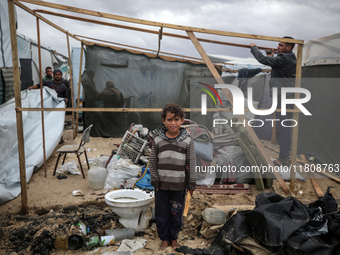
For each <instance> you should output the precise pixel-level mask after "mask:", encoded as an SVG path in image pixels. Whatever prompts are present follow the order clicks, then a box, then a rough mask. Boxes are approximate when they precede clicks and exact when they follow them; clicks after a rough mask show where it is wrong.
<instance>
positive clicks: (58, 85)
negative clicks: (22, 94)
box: [28, 69, 68, 104]
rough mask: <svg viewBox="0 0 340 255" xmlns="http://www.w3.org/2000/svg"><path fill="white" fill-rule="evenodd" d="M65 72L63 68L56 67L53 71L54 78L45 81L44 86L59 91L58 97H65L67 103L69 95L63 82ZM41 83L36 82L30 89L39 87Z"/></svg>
mask: <svg viewBox="0 0 340 255" xmlns="http://www.w3.org/2000/svg"><path fill="white" fill-rule="evenodd" d="M62 77H63V73H62V71H61V70H59V69H56V70H54V72H53V80H46V81H43V86H47V87H49V88H51V89H54V90H55V91H56V92H57V96H58V97H62V98H65V103H66V104H67V101H68V95H67V88H66V86H65V84H63V83H62ZM39 88H40V84H35V85H32V86H31V87H29V88H28V89H39Z"/></svg>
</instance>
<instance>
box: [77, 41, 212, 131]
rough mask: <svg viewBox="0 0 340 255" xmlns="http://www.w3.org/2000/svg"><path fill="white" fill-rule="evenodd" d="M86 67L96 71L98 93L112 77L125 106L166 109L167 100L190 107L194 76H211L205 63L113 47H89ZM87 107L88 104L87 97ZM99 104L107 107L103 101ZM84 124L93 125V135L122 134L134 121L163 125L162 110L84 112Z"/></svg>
mask: <svg viewBox="0 0 340 255" xmlns="http://www.w3.org/2000/svg"><path fill="white" fill-rule="evenodd" d="M85 57H86V65H85V66H86V70H92V71H95V76H94V79H93V81H94V84H95V87H96V89H97V91H98V92H101V91H102V90H103V89H104V88H105V84H106V82H107V81H109V80H112V81H113V82H114V84H115V86H116V88H118V89H119V90H120V91H121V92H122V93H123V96H124V98H125V107H130V108H163V107H164V105H165V104H166V103H168V102H173V103H177V104H180V105H181V106H182V107H189V101H190V100H189V90H190V86H191V80H192V78H194V77H195V78H198V77H212V75H211V73H210V71H209V69H208V68H207V67H206V66H205V65H198V64H192V63H189V62H179V61H165V60H163V59H161V58H151V57H148V56H146V55H144V54H132V53H130V52H127V51H124V50H123V51H117V50H114V49H111V48H104V47H100V46H90V47H87V48H86V54H85ZM83 100H84V101H85V103H84V106H85V107H86V98H83ZM96 105H97V106H100V107H104V106H103V103H102V102H100V101H97V102H96ZM84 121H85V127H86V126H88V125H90V124H94V126H93V128H92V129H91V135H92V136H103V137H119V136H121V135H122V134H124V131H125V130H126V129H127V128H128V127H129V126H130V124H131V123H140V124H142V125H145V126H148V128H149V129H153V128H156V127H157V126H159V125H161V118H160V113H158V112H156V113H152V112H144V113H143V112H140V113H138V112H132V113H123V114H119V113H110V112H103V113H101V112H85V117H84Z"/></svg>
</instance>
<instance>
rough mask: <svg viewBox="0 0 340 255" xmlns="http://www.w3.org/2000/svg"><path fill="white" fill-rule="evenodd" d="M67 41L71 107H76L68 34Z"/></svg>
mask: <svg viewBox="0 0 340 255" xmlns="http://www.w3.org/2000/svg"><path fill="white" fill-rule="evenodd" d="M66 40H67V53H68V66H69V68H70V87H71V107H72V108H73V107H74V99H73V76H72V59H71V50H70V40H69V35H68V32H67V34H66ZM74 124H75V123H74V112H72V125H73V126H74Z"/></svg>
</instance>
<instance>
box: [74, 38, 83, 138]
mask: <svg viewBox="0 0 340 255" xmlns="http://www.w3.org/2000/svg"><path fill="white" fill-rule="evenodd" d="M83 52H84V43H83V42H81V49H80V65H79V80H78V100H77V109H79V104H80V83H81V72H82V70H81V69H82V65H83ZM76 116H77V119H76V127H75V129H74V133H73V138H75V137H76V136H77V132H78V120H79V111H77V114H76ZM83 117H84V116H83Z"/></svg>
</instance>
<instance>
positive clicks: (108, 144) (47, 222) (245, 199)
mask: <svg viewBox="0 0 340 255" xmlns="http://www.w3.org/2000/svg"><path fill="white" fill-rule="evenodd" d="M80 136H81V135H80V134H78V136H77V137H76V138H75V139H73V134H72V130H65V131H64V133H63V139H64V143H63V144H64V145H65V144H73V143H74V144H78V143H79V141H80ZM120 142H121V139H118V138H115V139H114V138H98V137H91V139H90V142H89V143H88V144H86V145H85V147H86V148H87V150H88V157H89V159H90V160H92V159H94V158H96V157H99V156H100V155H111V152H112V150H114V149H117V145H118V144H119V143H120ZM264 143H267V142H264ZM60 146H61V145H58V146H57V148H56V150H57V149H58V148H59V147H60ZM56 150H55V151H54V152H53V153H52V155H51V157H50V158H49V159H48V160H47V162H46V165H45V167H44V166H42V167H40V168H39V169H38V170H37V171H36V172H35V173H34V174H33V176H32V178H31V180H30V181H29V183H28V185H27V195H28V205H29V214H28V215H21V213H20V211H21V206H22V202H21V196H20V195H19V197H17V198H15V199H13V200H11V201H9V202H7V203H5V204H3V205H0V215H1V217H0V236H1V238H0V254H11V255H15V254H104V252H105V251H113V250H117V249H118V247H119V242H118V243H116V244H115V245H114V246H111V247H101V248H99V249H98V248H95V247H94V248H93V247H86V246H84V247H83V248H81V249H79V250H76V251H70V250H66V251H62V250H61V249H60V248H59V249H56V247H55V239H56V238H57V237H58V240H60V237H63V236H66V235H69V234H70V229H71V228H72V225H73V224H77V223H79V222H82V223H84V224H85V225H86V226H87V228H89V230H90V232H89V234H88V237H91V236H94V235H103V234H104V231H105V229H112V228H122V227H123V226H122V225H121V224H120V223H119V222H118V217H117V216H116V215H115V214H114V213H113V212H112V211H111V210H110V209H109V207H107V206H106V204H105V201H104V199H103V195H104V194H105V193H106V192H107V190H92V189H91V188H90V187H89V183H88V180H87V178H86V179H83V178H82V176H81V175H67V177H68V178H67V179H61V180H60V179H57V177H56V176H53V174H52V173H53V170H54V166H55V162H56V158H57V155H58V154H57V152H56ZM268 153H269V154H270V155H273V154H274V155H275V152H274V151H272V150H270V151H268ZM82 159H83V160H84V157H83V156H82ZM68 161H76V158H75V157H74V156H71V155H70V156H68V157H67V160H66V162H68ZM83 167H84V168H85V173H86V172H87V167H86V164H85V162H84V161H83ZM45 171H46V176H45ZM304 177H305V178H306V180H305V181H299V180H297V181H296V186H295V197H296V198H297V199H299V200H300V201H301V202H303V203H309V202H313V201H315V200H316V199H317V198H318V197H317V195H316V193H315V190H314V188H313V185H312V184H311V182H310V179H309V178H308V175H306V174H304ZM315 177H316V180H317V182H318V184H319V185H320V187H321V189H322V191H323V192H325V191H326V189H327V187H331V192H332V194H333V196H334V197H335V198H336V199H340V185H339V184H338V183H336V182H334V181H332V180H330V179H327V178H324V177H323V176H321V175H315ZM287 184H288V185H289V183H287ZM74 190H81V191H82V192H83V193H84V196H73V195H72V191H74ZM250 191H251V194H242V193H240V194H236V195H217V194H213V195H207V194H203V193H200V192H198V191H195V192H194V195H193V198H192V200H191V206H190V210H189V215H188V216H187V217H186V218H185V219H184V223H183V230H182V231H181V232H180V235H179V239H178V241H179V243H180V244H182V245H186V246H189V247H190V248H206V247H208V246H209V245H210V243H211V242H212V241H213V238H210V239H206V238H204V237H203V236H202V235H201V234H200V228H201V226H202V222H203V219H202V211H203V210H204V209H205V208H209V207H220V208H221V206H222V208H223V207H224V208H230V207H237V206H239V205H245V206H254V203H255V198H256V196H257V195H258V194H260V193H261V192H270V191H273V192H276V193H278V194H280V195H283V196H286V195H285V194H284V193H283V191H282V189H281V188H280V185H279V184H278V182H277V181H275V180H274V183H273V186H272V187H271V188H270V189H266V190H265V191H258V190H256V188H255V185H250ZM153 223H154V222H153V221H151V222H150V227H149V228H147V229H146V230H145V231H144V232H140V233H138V234H137V236H136V237H135V238H143V239H146V240H147V243H146V246H145V247H144V248H143V249H141V250H139V251H137V252H135V253H134V254H170V253H175V252H174V251H173V250H172V248H171V247H169V248H168V249H166V250H165V251H164V252H163V253H162V252H160V251H158V247H159V245H160V243H161V241H160V240H159V238H158V236H157V231H156V229H155V225H154V224H153ZM73 231H74V230H73ZM176 254H180V253H177V252H176Z"/></svg>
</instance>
